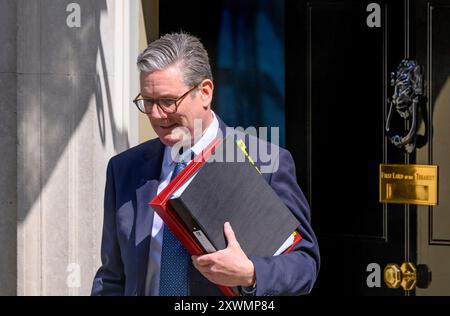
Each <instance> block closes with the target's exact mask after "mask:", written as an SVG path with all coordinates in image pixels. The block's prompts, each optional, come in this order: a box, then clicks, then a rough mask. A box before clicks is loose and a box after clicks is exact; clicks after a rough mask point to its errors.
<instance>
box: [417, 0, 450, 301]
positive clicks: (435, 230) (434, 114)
mask: <svg viewBox="0 0 450 316" xmlns="http://www.w3.org/2000/svg"><path fill="white" fill-rule="evenodd" d="M416 15H417V19H416V23H415V24H416V30H417V39H416V51H417V59H418V61H419V63H421V64H422V65H424V68H425V69H426V72H425V73H426V80H427V96H428V104H427V112H428V113H429V116H428V119H429V125H430V126H432V133H430V135H429V138H428V144H427V146H425V147H423V148H421V149H419V150H418V151H417V161H418V163H423V164H435V165H438V166H439V191H438V196H439V205H437V206H433V207H425V206H422V207H419V217H418V223H419V232H418V260H419V262H420V263H424V264H427V265H428V266H429V267H430V269H431V271H432V276H433V280H432V282H431V284H430V286H429V288H427V289H418V290H417V294H418V295H450V272H449V270H448V267H449V266H450V229H449V227H450V213H449V210H450V159H449V157H450V138H449V135H450V124H449V121H450V107H449V104H450V41H449V34H450V4H449V3H448V1H447V2H446V1H422V0H421V1H417V3H416ZM422 130H424V126H422Z"/></svg>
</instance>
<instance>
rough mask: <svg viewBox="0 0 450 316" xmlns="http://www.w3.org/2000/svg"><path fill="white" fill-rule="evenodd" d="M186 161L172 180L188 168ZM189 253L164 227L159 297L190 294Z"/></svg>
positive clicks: (176, 168) (174, 173)
mask: <svg viewBox="0 0 450 316" xmlns="http://www.w3.org/2000/svg"><path fill="white" fill-rule="evenodd" d="M186 165H187V163H186V162H184V161H181V162H178V163H177V164H176V165H175V170H174V171H173V174H172V178H171V180H173V178H175V177H176V176H177V175H178V174H179V173H180V172H181V170H183V169H184V168H185V167H186ZM189 257H190V256H189V253H188V252H187V250H186V249H185V248H184V246H183V245H182V244H181V243H180V242H179V241H178V239H177V238H176V237H175V236H174V235H173V234H172V232H171V231H170V229H168V228H167V226H166V225H164V233H163V242H162V251H161V273H160V281H159V295H161V296H186V295H187V294H188V290H187V287H188V267H189Z"/></svg>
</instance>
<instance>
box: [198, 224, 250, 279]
mask: <svg viewBox="0 0 450 316" xmlns="http://www.w3.org/2000/svg"><path fill="white" fill-rule="evenodd" d="M224 232H225V237H226V239H227V241H228V246H227V248H225V249H223V250H219V251H216V252H214V253H210V254H206V255H202V256H192V263H193V264H194V267H195V268H196V269H197V270H198V271H200V273H201V274H202V275H203V276H204V277H205V278H207V279H208V280H209V281H211V282H213V283H215V284H219V285H225V286H238V285H241V286H245V287H249V286H252V285H253V284H254V283H255V281H256V280H255V267H254V266H253V262H251V261H250V260H249V259H248V257H247V256H246V255H245V253H244V251H243V250H242V249H241V246H240V245H239V242H238V241H237V240H236V236H235V235H234V231H233V229H232V228H231V225H230V223H228V222H226V223H225V225H224Z"/></svg>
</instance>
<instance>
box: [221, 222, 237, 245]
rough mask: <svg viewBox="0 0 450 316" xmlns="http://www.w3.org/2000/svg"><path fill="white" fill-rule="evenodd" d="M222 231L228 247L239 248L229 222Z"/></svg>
mask: <svg viewBox="0 0 450 316" xmlns="http://www.w3.org/2000/svg"><path fill="white" fill-rule="evenodd" d="M223 231H224V233H225V238H226V239H227V242H228V247H230V246H231V247H236V246H238V247H239V243H238V241H237V239H236V235H235V234H234V231H233V228H231V224H230V223H229V222H226V223H225V224H224V225H223Z"/></svg>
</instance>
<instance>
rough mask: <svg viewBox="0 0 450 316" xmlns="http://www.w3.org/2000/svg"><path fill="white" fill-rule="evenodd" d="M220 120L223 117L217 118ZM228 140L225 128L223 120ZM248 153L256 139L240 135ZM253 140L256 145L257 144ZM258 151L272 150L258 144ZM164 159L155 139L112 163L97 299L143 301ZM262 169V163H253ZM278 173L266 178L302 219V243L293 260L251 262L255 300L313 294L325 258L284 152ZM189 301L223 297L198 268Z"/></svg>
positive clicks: (286, 256)
mask: <svg viewBox="0 0 450 316" xmlns="http://www.w3.org/2000/svg"><path fill="white" fill-rule="evenodd" d="M217 118H218V117H217ZM218 120H219V126H220V129H221V130H222V133H223V135H225V130H226V125H225V124H224V123H223V122H222V121H221V120H220V118H218ZM239 136H240V137H242V138H244V137H245V138H244V139H245V142H246V143H247V147H248V144H249V139H250V140H251V138H252V136H248V135H244V134H241V135H239ZM253 140H255V139H254V138H253ZM257 144H258V146H270V144H269V143H267V142H265V141H263V140H260V139H257ZM163 156H164V145H163V144H162V143H161V141H160V140H159V139H158V138H157V139H153V140H150V141H147V142H145V143H143V144H141V145H138V146H136V147H133V148H130V149H128V150H126V151H125V152H123V153H121V154H119V155H117V156H115V157H113V158H111V160H110V161H109V163H108V168H107V176H106V187H105V199H104V220H103V235H102V245H101V261H102V265H101V267H100V268H99V270H98V271H97V273H96V275H95V278H94V281H93V286H92V295H143V294H144V284H145V278H146V272H147V264H148V254H149V249H150V242H151V231H152V225H153V215H154V211H153V209H152V208H151V207H150V206H149V205H148V203H149V201H151V200H152V199H153V197H155V195H156V193H157V189H158V185H159V178H160V172H161V166H162V160H163ZM252 158H253V160H255V164H256V165H258V166H261V162H260V159H259V157H256V159H255V157H252ZM278 159H279V167H278V170H276V171H275V172H273V173H263V176H264V178H265V179H266V181H267V182H268V183H269V185H270V186H271V187H272V189H273V190H274V191H275V192H276V193H277V194H278V195H279V197H280V198H281V200H282V201H283V202H284V203H285V204H286V206H287V207H288V208H289V209H290V210H291V211H292V213H293V214H294V215H295V216H296V217H297V218H298V219H299V221H300V223H301V227H300V233H301V235H302V237H303V239H302V241H301V242H300V243H299V244H298V245H297V246H296V247H295V248H294V249H293V250H292V251H291V252H290V253H288V254H282V255H279V256H275V257H250V260H252V262H253V264H254V267H255V272H256V281H257V286H256V292H255V291H253V292H254V293H253V294H256V295H258V296H259V295H300V294H306V293H309V291H311V289H312V287H313V285H314V282H315V280H316V277H317V274H318V271H319V265H320V256H319V248H318V245H317V239H316V236H315V234H314V232H313V230H312V227H311V214H310V209H309V206H308V203H307V201H306V199H305V196H304V195H303V193H302V191H301V189H300V188H299V186H298V184H297V181H296V173H295V165H294V161H293V159H292V156H291V154H290V153H289V152H288V151H287V150H285V149H282V148H279V156H278ZM189 294H190V295H221V293H220V292H219V291H218V289H217V287H216V286H215V285H214V284H212V283H210V282H209V281H208V280H206V278H204V277H203V276H202V275H201V274H200V273H199V272H198V271H197V270H196V269H195V268H193V267H192V265H191V267H190V271H189Z"/></svg>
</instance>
